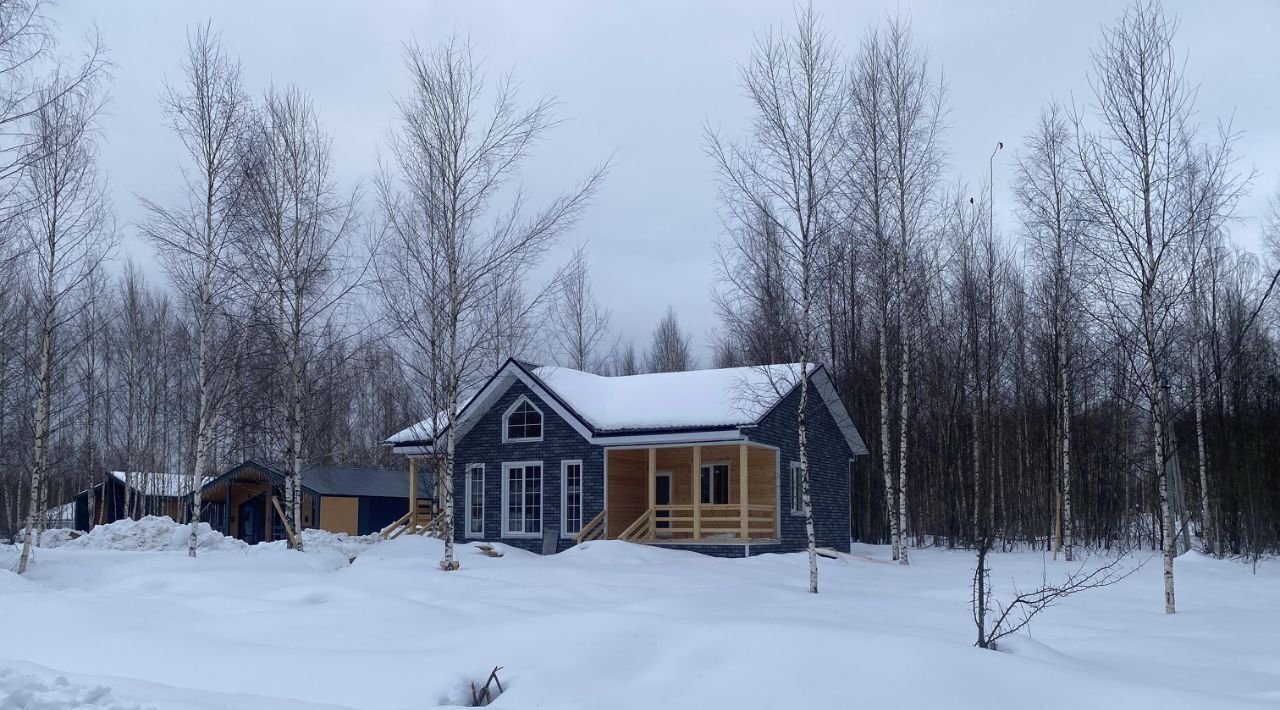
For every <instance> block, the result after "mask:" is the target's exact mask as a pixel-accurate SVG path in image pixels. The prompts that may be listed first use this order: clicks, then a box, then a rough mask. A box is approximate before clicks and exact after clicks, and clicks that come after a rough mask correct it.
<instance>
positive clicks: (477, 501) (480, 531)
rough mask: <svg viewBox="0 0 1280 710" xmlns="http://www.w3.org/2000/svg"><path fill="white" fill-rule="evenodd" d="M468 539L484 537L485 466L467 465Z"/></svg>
mask: <svg viewBox="0 0 1280 710" xmlns="http://www.w3.org/2000/svg"><path fill="white" fill-rule="evenodd" d="M466 487H467V489H466V501H467V537H484V464H482V463H473V464H468V465H467V480H466Z"/></svg>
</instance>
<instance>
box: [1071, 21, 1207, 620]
mask: <svg viewBox="0 0 1280 710" xmlns="http://www.w3.org/2000/svg"><path fill="white" fill-rule="evenodd" d="M1176 30H1177V22H1176V21H1174V20H1172V19H1170V18H1168V17H1166V16H1165V14H1164V12H1163V11H1162V10H1161V8H1160V6H1159V5H1158V4H1157V3H1155V2H1150V1H1147V0H1140V1H1139V2H1137V3H1135V4H1134V5H1132V6H1130V7H1129V9H1128V10H1127V11H1126V12H1125V13H1124V14H1123V15H1122V16H1121V17H1120V19H1119V20H1118V21H1117V23H1116V24H1115V25H1114V26H1113V27H1111V28H1109V29H1108V30H1107V31H1106V32H1105V33H1104V37H1103V41H1102V44H1101V46H1100V47H1099V49H1098V50H1097V51H1096V52H1095V53H1094V56H1093V70H1092V72H1091V74H1090V82H1091V85H1092V87H1093V91H1094V94H1095V101H1096V105H1095V107H1094V113H1095V115H1096V116H1095V117H1096V120H1097V124H1098V127H1097V129H1096V130H1094V131H1089V130H1085V129H1084V128H1083V127H1082V128H1080V129H1079V131H1078V132H1079V138H1078V142H1079V152H1080V163H1081V170H1082V174H1083V177H1084V180H1085V182H1086V185H1087V189H1088V192H1089V197H1090V199H1089V201H1088V203H1087V204H1088V206H1089V211H1090V218H1091V220H1092V221H1093V222H1094V223H1096V224H1097V225H1098V230H1099V233H1100V234H1101V235H1104V236H1105V239H1101V240H1098V242H1097V245H1096V247H1095V248H1096V249H1097V250H1098V252H1099V254H1098V255H1099V257H1100V258H1101V259H1105V262H1106V263H1107V265H1108V266H1109V269H1108V274H1107V276H1108V278H1107V279H1106V282H1105V284H1104V290H1105V293H1104V298H1105V299H1106V301H1107V303H1108V304H1109V305H1110V306H1111V312H1112V316H1113V317H1114V318H1115V319H1117V321H1118V322H1119V323H1121V324H1122V325H1121V328H1122V329H1124V330H1127V331H1129V332H1132V333H1134V334H1135V335H1136V339H1137V341H1138V343H1137V346H1138V351H1139V353H1140V357H1141V362H1142V369H1143V370H1144V371H1143V373H1142V375H1143V377H1142V381H1141V388H1142V391H1143V395H1144V397H1145V399H1146V405H1147V416H1148V417H1149V424H1150V432H1151V438H1150V447H1149V450H1150V462H1151V473H1152V477H1153V478H1154V480H1155V481H1156V483H1157V487H1158V498H1159V501H1160V541H1161V548H1162V549H1163V553H1164V600H1165V612H1166V613H1168V614H1172V613H1174V612H1175V610H1176V604H1175V596H1174V575H1173V561H1174V556H1175V549H1174V547H1175V539H1174V511H1173V501H1172V499H1171V485H1172V484H1171V481H1170V469H1171V467H1170V465H1169V461H1170V458H1171V457H1172V456H1174V455H1175V448H1176V447H1175V446H1174V444H1173V432H1172V431H1171V430H1170V428H1169V426H1168V422H1167V421H1166V419H1165V413H1166V412H1167V411H1169V410H1168V402H1167V399H1166V398H1165V395H1164V393H1165V391H1166V388H1167V386H1168V378H1169V376H1170V349H1171V347H1172V333H1171V330H1172V327H1173V325H1174V323H1175V320H1176V319H1177V318H1178V317H1179V316H1180V315H1181V314H1182V312H1183V308H1182V306H1183V305H1184V301H1185V297H1186V295H1187V288H1186V285H1187V282H1188V279H1187V276H1188V265H1189V263H1190V262H1189V260H1188V258H1187V249H1186V247H1187V243H1188V242H1187V236H1188V234H1189V231H1190V220H1189V219H1188V215H1190V214H1192V213H1193V212H1195V211H1196V210H1197V208H1196V207H1195V205H1194V203H1198V202H1200V201H1201V200H1203V199H1205V196H1204V195H1194V194H1188V191H1187V190H1186V189H1185V188H1186V180H1185V178H1186V174H1187V170H1188V167H1189V166H1190V165H1191V162H1190V160H1189V155H1190V153H1189V151H1190V150H1191V146H1192V145H1194V144H1195V143H1196V141H1195V127H1194V125H1193V123H1192V115H1193V113H1194V110H1195V90H1194V88H1193V87H1191V86H1190V85H1189V84H1188V83H1187V81H1186V79H1185V77H1184V76H1183V65H1182V62H1181V61H1180V60H1179V58H1178V56H1177V53H1176V52H1175V50H1174V47H1173V38H1174V35H1175V33H1176ZM1077 123H1078V125H1080V124H1082V123H1083V117H1079V116H1077ZM1230 143H1231V141H1230V137H1229V136H1227V137H1224V138H1223V141H1222V143H1221V144H1220V145H1219V146H1217V147H1216V148H1213V149H1210V150H1209V154H1210V157H1209V158H1208V159H1207V160H1206V165H1207V166H1208V169H1209V170H1211V171H1213V172H1219V173H1226V172H1228V171H1229V169H1230V162H1231V161H1230Z"/></svg>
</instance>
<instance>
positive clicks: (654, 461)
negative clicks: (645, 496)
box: [649, 446, 658, 530]
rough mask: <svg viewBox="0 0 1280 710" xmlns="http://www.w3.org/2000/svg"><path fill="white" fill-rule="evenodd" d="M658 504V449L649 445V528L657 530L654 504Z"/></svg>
mask: <svg viewBox="0 0 1280 710" xmlns="http://www.w3.org/2000/svg"><path fill="white" fill-rule="evenodd" d="M657 504H658V450H657V449H656V448H654V447H652V446H651V447H649V529H650V530H657V528H658V524H657V520H656V518H657V515H658V514H657V511H655V510H654V506H656V505H657Z"/></svg>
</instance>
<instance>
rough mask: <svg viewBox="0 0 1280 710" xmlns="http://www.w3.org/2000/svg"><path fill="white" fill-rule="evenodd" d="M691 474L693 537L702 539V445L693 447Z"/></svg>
mask: <svg viewBox="0 0 1280 710" xmlns="http://www.w3.org/2000/svg"><path fill="white" fill-rule="evenodd" d="M691 472H692V474H693V484H692V485H691V486H689V490H691V491H693V539H695V540H700V539H702V447H701V446H695V447H693V466H692V467H691Z"/></svg>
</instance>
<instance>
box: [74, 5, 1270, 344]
mask: <svg viewBox="0 0 1280 710" xmlns="http://www.w3.org/2000/svg"><path fill="white" fill-rule="evenodd" d="M817 6H818V8H819V9H820V11H821V12H822V14H823V16H824V19H825V24H826V26H827V28H828V29H829V31H830V32H831V33H832V35H833V36H834V37H835V38H836V39H837V40H838V41H839V42H840V43H841V44H842V45H843V47H844V48H845V50H846V53H847V54H849V53H852V52H853V51H854V50H856V47H857V44H858V42H859V40H860V38H861V37H862V35H863V34H864V33H865V32H866V30H867V29H868V28H869V27H870V26H871V25H872V24H874V23H875V22H876V21H877V20H879V19H881V18H883V17H884V15H885V13H886V12H893V11H895V10H896V9H898V8H901V10H902V11H903V12H905V13H907V14H909V16H910V17H911V19H912V22H913V25H914V28H915V30H916V34H917V38H918V40H919V42H920V43H921V44H922V45H923V46H925V47H926V48H927V50H928V52H929V55H930V58H931V61H932V63H933V66H934V68H935V70H937V71H940V72H943V73H945V77H946V83H947V86H948V96H949V102H948V103H949V114H948V119H947V125H948V130H947V133H946V144H947V149H948V155H949V163H950V166H951V171H950V180H955V179H956V178H957V177H960V178H963V179H965V180H966V181H968V182H970V183H971V184H973V185H975V187H976V186H977V184H978V183H979V182H981V181H982V180H983V179H985V172H986V167H987V156H988V155H990V153H991V149H992V148H993V147H994V145H995V143H996V141H1003V142H1004V143H1005V144H1006V145H1007V146H1009V147H1011V148H1012V147H1016V146H1017V145H1019V144H1020V143H1021V142H1022V138H1023V136H1024V135H1025V134H1026V133H1027V131H1028V130H1029V129H1030V127H1031V126H1032V125H1033V122H1034V119H1035V116H1036V113H1037V112H1038V110H1039V108H1040V106H1041V104H1042V103H1043V102H1044V101H1045V100H1046V99H1049V98H1051V97H1057V98H1059V99H1062V100H1064V101H1070V100H1072V99H1073V98H1074V100H1075V101H1077V102H1085V101H1088V100H1089V98H1090V97H1089V91H1088V86H1087V83H1086V70H1087V68H1088V64H1089V52H1090V50H1091V49H1092V48H1093V47H1095V46H1096V45H1097V42H1098V38H1099V34H1100V28H1101V26H1102V25H1103V24H1105V23H1110V22H1111V21H1112V20H1113V19H1114V17H1115V16H1116V15H1117V14H1118V13H1119V12H1120V11H1121V10H1122V8H1123V6H1122V5H1121V4H1120V3H1117V2H1098V1H1094V2H1080V1H1076V2H1071V3H1052V4H1050V3H1033V2H1025V1H1019V0H1012V1H1008V2H982V3H978V2H972V3H960V2H954V1H951V0H936V1H927V2H923V1H922V2H906V1H903V2H897V1H893V2H887V3H879V2H829V3H828V2H818V3H817ZM1167 7H1168V10H1169V11H1170V12H1172V13H1174V14H1176V15H1177V16H1178V17H1179V18H1180V19H1181V23H1182V27H1181V31H1180V33H1179V35H1178V43H1179V45H1180V47H1181V48H1182V49H1183V50H1184V51H1187V52H1188V54H1187V58H1188V75H1189V78H1190V79H1191V80H1192V81H1193V82H1196V83H1198V84H1200V101H1199V112H1200V117H1201V119H1202V121H1204V122H1205V123H1206V124H1207V125H1209V126H1212V125H1213V123H1214V122H1215V121H1216V120H1217V119H1218V118H1219V117H1223V118H1229V117H1231V116H1232V115H1234V123H1235V127H1236V128H1237V129H1238V130H1242V131H1244V132H1245V135H1244V137H1243V139H1242V140H1241V142H1240V143H1239V152H1240V154H1241V156H1242V161H1241V164H1242V167H1243V168H1245V169H1250V168H1253V167H1256V168H1257V170H1258V171H1259V176H1258V178H1257V180H1256V181H1255V183H1254V189H1253V193H1252V195H1251V196H1250V197H1249V198H1248V199H1247V200H1246V201H1245V202H1244V203H1243V204H1242V206H1241V210H1240V213H1241V217H1242V218H1243V220H1244V221H1243V222H1242V223H1241V224H1240V225H1238V226H1236V227H1235V231H1236V233H1237V234H1238V236H1239V239H1240V241H1241V242H1243V243H1245V244H1246V245H1250V246H1252V245H1254V244H1256V232H1257V228H1258V218H1259V217H1260V216H1262V214H1263V213H1264V211H1265V208H1266V204H1267V198H1268V196H1269V195H1270V194H1271V193H1273V192H1274V191H1275V186H1276V184H1277V174H1278V172H1277V171H1280V121H1277V120H1276V114H1277V107H1280V93H1278V92H1277V88H1278V82H1277V74H1276V72H1277V69H1276V68H1277V67H1280V42H1277V37H1276V30H1277V28H1280V3H1276V2H1267V1H1266V0H1254V1H1252V2H1244V1H1237V2H1232V3H1208V2H1169V3H1167ZM51 14H52V15H53V16H54V17H55V18H56V19H57V20H58V22H59V23H60V25H61V33H62V35H63V37H64V40H63V41H64V45H63V51H64V52H67V53H70V52H74V51H76V50H77V49H79V48H80V47H82V46H83V42H82V40H81V38H82V36H83V35H84V33H85V32H86V31H88V30H89V29H90V28H91V27H93V26H94V25H95V24H96V26H97V27H98V28H99V29H100V30H101V32H102V33H103V35H104V37H105V40H106V42H107V44H108V46H109V48H110V50H111V59H112V60H113V61H114V63H115V70H114V81H113V83H112V88H111V101H110V104H109V107H108V115H106V116H105V117H104V119H103V131H104V134H105V144H104V146H103V148H102V163H103V166H102V167H103V169H104V170H105V172H106V174H107V176H108V178H109V180H110V183H111V189H112V193H113V195H114V196H115V202H116V212H117V215H118V218H119V220H120V223H121V225H122V229H123V231H124V233H125V236H126V240H125V242H124V246H123V251H124V254H125V255H127V256H129V257H131V258H133V259H135V260H137V261H139V262H141V263H143V264H144V266H145V265H150V264H153V263H154V262H152V259H151V255H150V249H149V248H148V247H147V245H145V244H143V243H140V242H139V241H137V240H136V239H135V238H134V235H135V233H136V228H135V226H134V222H135V220H137V219H138V217H139V214H140V211H139V209H138V206H137V199H136V196H137V195H146V196H147V197H150V198H153V199H159V200H161V201H171V200H172V198H173V197H174V196H175V195H176V193H175V192H174V189H175V184H176V178H177V166H178V151H177V149H176V145H175V141H174V139H173V138H172V136H171V135H170V134H169V132H168V130H167V128H166V126H165V124H164V119H163V115H162V113H161V108H160V104H159V96H160V92H161V90H162V87H163V85H164V81H165V79H166V77H168V78H170V79H171V80H175V81H176V80H179V79H180V68H179V63H180V60H181V54H182V52H183V51H184V47H185V42H186V34H185V33H186V31H187V29H188V28H190V27H192V26H194V25H196V24H199V23H201V22H204V21H205V20H212V22H213V25H214V27H215V28H216V29H217V30H219V31H220V32H221V34H222V38H223V42H224V44H225V46H226V48H227V50H228V51H229V52H230V53H231V54H233V55H238V56H239V57H240V59H241V60H242V61H243V64H244V69H245V75H246V79H247V83H248V88H249V89H250V91H252V92H254V93H259V92H261V90H262V89H264V88H265V87H266V86H267V85H268V84H270V83H271V82H275V83H278V84H287V83H295V84H298V85H299V86H301V87H303V88H305V89H306V90H307V91H309V92H310V94H311V95H312V97H313V98H314V100H315V102H316V104H317V106H318V107H319V110H320V113H321V117H322V120H323V121H324V123H325V124H326V126H327V128H328V130H329V131H330V132H331V134H332V136H333V141H334V148H335V161H336V164H337V168H338V174H339V176H340V179H341V180H342V181H343V182H344V186H345V187H347V188H350V187H352V186H354V185H356V184H357V183H358V182H359V181H361V180H362V179H365V178H367V176H368V175H369V173H370V172H371V170H372V168H373V164H374V159H375V156H376V154H377V151H378V149H379V145H380V144H381V143H383V141H384V139H385V137H386V135H387V131H388V130H389V126H390V123H391V120H392V118H393V116H394V100H395V97H397V96H400V95H403V93H404V91H405V87H406V86H407V80H406V79H407V77H406V73H405V71H404V69H403V65H402V48H403V44H404V43H405V42H408V41H413V40H416V41H418V42H420V43H424V44H426V43H431V42H434V41H437V40H438V39H440V38H441V37H443V36H446V35H448V34H449V33H451V32H454V31H457V32H459V33H462V34H465V35H469V36H470V38H471V40H472V42H473V44H474V46H475V47H476V49H477V53H478V54H479V55H480V56H481V57H483V58H484V61H485V66H486V68H487V69H488V70H489V71H490V73H492V74H497V73H501V72H505V71H508V70H511V71H514V73H515V75H516V77H517V78H518V79H519V80H520V81H521V82H522V84H523V88H522V96H524V97H525V98H527V99H528V100H533V99H536V98H537V97H540V96H543V95H548V94H549V95H554V96H555V97H557V98H558V99H559V101H560V106H559V109H558V115H559V116H560V117H561V118H563V119H566V120H565V123H564V124H563V125H561V126H560V127H558V128H557V129H556V130H555V131H554V132H553V133H551V134H550V135H549V136H548V140H547V141H546V142H545V143H544V144H543V145H541V146H540V148H539V150H538V151H537V153H536V154H535V156H534V158H533V160H531V161H530V162H529V163H528V165H527V170H526V171H525V173H524V181H525V183H526V184H527V185H528V186H529V187H530V188H531V191H532V192H533V193H534V194H550V193H553V192H555V191H558V190H560V189H562V188H563V187H565V186H568V185H569V184H571V183H573V182H574V181H576V180H578V179H580V178H581V177H582V176H583V175H584V174H586V173H587V172H588V171H589V170H590V169H591V168H592V167H593V166H594V165H596V164H597V163H599V162H600V161H602V160H604V159H606V158H608V157H609V156H612V157H613V161H614V167H613V170H612V172H611V173H610V175H609V177H608V180H607V182H606V183H605V185H604V187H603V189H602V190H601V192H600V194H599V196H598V198H597V199H596V200H595V202H594V204H593V206H592V207H591V209H590V210H589V211H588V213H587V215H586V217H585V219H583V220H582V222H581V224H580V225H579V226H578V227H577V228H576V229H575V230H574V231H573V232H572V233H570V234H569V235H567V237H566V241H565V244H564V249H563V250H561V251H560V252H558V253H557V254H555V255H553V258H556V259H563V258H564V257H565V256H566V254H567V252H568V251H569V250H570V249H571V248H572V246H573V245H575V244H579V243H585V244H586V245H587V249H588V252H589V254H590V262H591V265H592V268H593V274H594V281H595V290H596V294H597V297H598V298H599V300H600V301H601V302H602V303H603V304H604V305H605V306H607V307H608V308H609V309H610V310H611V311H612V313H613V321H614V324H615V327H616V329H617V330H618V331H619V332H620V333H621V334H622V335H623V337H631V338H634V339H635V340H636V342H637V345H640V346H641V347H643V345H644V344H645V343H646V342H647V338H648V335H649V332H650V330H651V329H652V327H653V325H654V324H655V323H656V322H657V320H658V318H659V317H660V316H661V314H662V312H663V311H664V310H665V309H666V307H667V306H668V305H672V306H674V307H675V308H676V310H677V311H678V312H679V314H680V318H681V321H682V323H683V324H684V325H685V327H686V328H687V329H688V330H690V331H691V332H692V333H693V335H694V341H695V344H696V345H697V347H698V349H699V353H700V355H701V358H702V360H703V364H704V365H705V364H706V363H707V360H708V357H707V354H706V351H705V344H706V334H707V332H708V331H709V330H710V329H712V328H714V327H715V325H716V323H715V314H714V310H713V307H712V304H711V299H710V292H711V289H712V286H713V275H714V262H715V243H716V241H717V239H719V238H720V235H721V232H722V227H721V223H720V219H719V216H718V211H717V210H718V206H717V203H716V187H715V183H714V174H713V171H712V168H711V164H710V161H709V160H708V159H707V158H706V156H705V154H704V150H703V145H704V134H703V127H704V125H711V126H714V127H717V128H719V129H721V130H723V131H724V132H726V133H727V134H730V135H733V134H736V133H738V132H739V130H740V129H741V128H742V126H743V125H744V110H745V101H744V99H743V97H742V93H741V91H740V88H739V85H738V75H737V67H738V63H739V62H741V61H743V60H745V59H746V58H747V56H748V55H749V53H750V51H751V47H752V43H753V38H754V35H755V34H756V33H759V32H762V31H764V30H766V29H768V28H769V27H771V26H774V27H776V26H779V25H781V24H786V23H789V22H790V20H791V18H792V6H791V4H790V3H788V2H760V1H754V2H742V1H740V0H736V1H734V2H728V1H727V0H726V1H725V2H687V1H685V0H671V1H655V0H646V1H645V2H628V3H622V2H565V3H546V2H537V3H534V2H503V3H498V2H416V1H415V2H404V3H391V2H314V1H308V2H301V1H294V2H250V1H245V2H230V1H227V0H220V1H218V2H170V1H165V2H122V1H116V0H112V1H111V2H106V1H105V0H104V1H101V2H88V1H83V0H64V2H63V4H62V5H61V6H59V7H56V8H54V9H53V10H52V13H51ZM1011 157H1012V153H1010V152H1009V151H1006V152H1005V153H1004V154H1002V155H1001V156H1000V157H998V158H997V160H996V166H995V180H996V184H997V193H996V206H995V209H996V214H997V220H999V221H1000V223H1001V224H1002V225H1004V232H1005V233H1006V234H1008V235H1016V226H1015V220H1014V215H1013V213H1012V210H1011V209H1010V208H1011V206H1012V205H1011V203H1010V201H1009V198H1008V192H1007V182H1008V178H1009V176H1010V174H1011V171H1010V167H1011V165H1012V163H1011V160H1010V158H1011ZM151 268H152V270H153V269H154V267H151ZM157 275H158V273H157Z"/></svg>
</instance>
